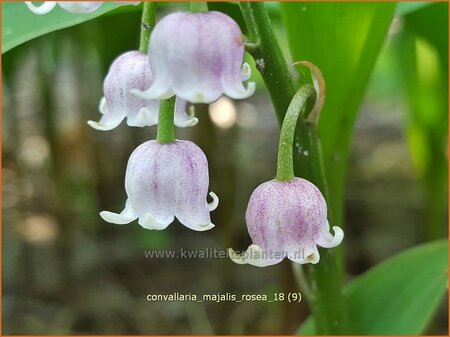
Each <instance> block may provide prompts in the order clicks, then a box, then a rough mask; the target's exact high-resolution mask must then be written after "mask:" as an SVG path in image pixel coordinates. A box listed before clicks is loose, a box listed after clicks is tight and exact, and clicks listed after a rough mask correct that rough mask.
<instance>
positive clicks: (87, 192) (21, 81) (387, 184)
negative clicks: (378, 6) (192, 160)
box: [2, 3, 448, 335]
mask: <svg viewBox="0 0 450 337" xmlns="http://www.w3.org/2000/svg"><path fill="white" fill-rule="evenodd" d="M17 5H22V4H17ZM214 6H217V8H221V9H223V10H228V11H231V10H234V9H233V8H234V7H232V6H233V5H231V4H220V3H218V4H215V5H214ZM446 6H447V4H445V3H442V4H434V5H431V6H430V7H429V8H430V9H429V10H430V11H431V10H432V11H445V13H447V7H446ZM184 8H186V5H183V4H167V5H164V6H160V7H159V8H158V17H161V16H163V15H164V14H166V13H169V12H171V11H174V10H177V9H184ZM268 8H269V10H270V15H271V19H272V22H273V24H274V26H275V29H276V32H277V36H278V38H279V40H280V43H281V45H282V46H283V49H284V52H285V55H286V56H287V57H289V56H288V55H289V51H288V49H287V43H286V36H285V32H284V31H283V26H282V21H281V17H280V14H279V11H278V9H277V5H276V4H268ZM56 10H60V9H56ZM412 15H415V14H412ZM422 15H423V14H422ZM431 17H432V16H431ZM429 18H430V15H428V19H427V20H428V21H426V20H425V19H424V20H425V23H428V24H430V25H431V24H432V21H431V20H430V19H429ZM2 20H3V21H5V20H14V18H11V17H2ZM407 20H408V19H407V18H405V17H396V18H394V20H393V22H392V24H391V28H390V30H389V33H388V36H387V37H386V41H385V44H384V46H383V48H382V51H381V53H380V55H379V57H378V60H377V63H376V66H375V69H374V71H373V73H372V76H371V80H370V83H369V86H368V88H367V90H366V93H365V96H364V100H363V104H362V105H361V107H360V111H359V115H358V118H357V122H356V126H355V130H354V135H353V141H352V145H351V152H350V158H349V164H348V174H347V179H346V192H345V199H346V202H345V205H346V206H345V224H343V226H344V227H345V232H346V239H345V256H346V259H345V261H346V279H347V280H351V279H352V278H353V277H354V276H355V275H358V274H360V273H362V272H363V271H365V270H367V269H369V268H370V267H371V266H373V265H375V264H376V263H378V262H380V261H382V260H384V259H386V258H388V257H390V256H392V255H394V254H396V253H398V252H400V251H402V250H404V249H406V248H408V247H411V246H414V245H416V244H418V243H422V242H425V241H428V240H430V239H436V238H441V237H446V236H447V217H446V214H447V208H446V205H447V157H446V153H447V130H448V129H447V96H446V93H447V89H448V85H447V75H446V74H447V70H448V67H447V65H446V64H445V65H444V67H443V66H442V60H441V59H440V58H439V57H440V54H439V50H438V49H439V48H442V49H443V50H447V48H448V46H447V44H446V43H447V39H439V38H438V43H440V45H438V48H436V44H433V43H430V41H429V40H427V39H426V38H421V37H416V36H415V37H413V38H414V39H415V40H414V43H415V45H416V51H417V55H418V56H417V64H419V65H420V72H419V75H420V76H422V77H421V79H422V80H423V81H422V82H418V83H419V84H420V85H418V86H417V88H415V90H416V91H414V90H413V89H414V88H413V89H411V85H410V84H411V79H410V78H408V68H407V66H406V67H405V64H404V63H403V62H402V60H403V59H402V48H401V44H400V43H399V39H400V38H399V36H401V35H402V34H406V33H405V27H407ZM139 24H140V11H139V10H138V9H135V8H129V9H127V10H124V9H121V10H119V11H113V12H110V13H108V14H106V15H104V16H102V17H100V18H98V19H95V20H92V21H89V22H86V23H83V24H81V25H78V26H75V27H71V28H68V29H64V30H60V31H57V32H54V33H51V34H47V35H45V36H42V37H40V38H37V39H35V40H32V41H30V42H28V43H25V44H23V45H21V46H19V47H16V48H14V49H13V50H11V51H9V52H8V53H6V54H4V55H3V58H2V73H3V76H2V88H3V91H2V183H3V184H2V210H3V212H2V223H3V225H2V237H3V240H2V257H3V260H2V266H3V299H2V300H3V310H2V311H3V317H2V319H3V324H2V325H3V333H4V334H104V335H108V334H292V333H294V332H295V331H296V329H297V327H298V326H299V325H300V323H301V322H302V321H303V320H304V319H305V318H306V317H307V316H308V314H309V313H308V309H307V306H306V304H305V303H301V304H289V303H263V302H244V303H233V302H222V303H203V304H202V303H189V302H148V301H147V300H146V295H147V294H170V293H174V292H179V293H194V294H198V295H202V294H215V293H226V292H231V293H234V294H273V293H276V292H285V293H286V292H289V291H297V286H296V282H295V279H294V276H293V272H292V270H291V266H290V264H289V263H288V262H287V261H284V262H283V263H280V264H279V265H276V266H274V267H270V268H253V267H248V266H238V265H236V264H234V263H232V262H231V261H229V260H227V259H184V260H180V259H146V258H145V253H144V252H145V250H172V249H173V250H177V251H178V250H179V249H180V247H183V248H185V249H189V250H197V249H199V250H204V249H206V248H211V249H214V248H216V249H220V250H223V249H225V248H227V247H234V248H236V249H240V250H243V249H245V248H246V247H247V246H248V245H249V244H250V238H249V237H248V234H247V231H246V227H245V221H244V214H245V209H246V206H247V202H248V199H249V196H250V194H251V193H252V191H253V189H254V188H255V187H256V186H258V185H259V184H260V183H262V182H264V181H267V180H269V179H272V178H273V176H274V173H275V160H276V150H277V141H278V134H279V129H278V125H277V121H276V117H275V114H274V111H273V108H272V106H271V102H270V99H269V96H268V94H267V92H266V90H265V88H264V85H263V83H262V80H261V78H260V77H259V75H258V74H257V72H256V71H254V73H253V78H254V80H255V81H257V83H258V90H257V92H256V93H255V95H254V96H253V97H251V98H250V99H247V100H245V101H232V100H230V99H227V98H223V99H221V100H219V101H218V102H217V103H215V104H213V105H211V106H206V105H198V106H196V111H197V112H196V114H197V117H198V118H199V119H200V122H199V124H198V125H197V126H196V127H193V128H189V129H178V130H177V137H178V138H179V139H189V140H191V141H194V142H195V143H197V144H198V145H199V146H200V147H201V148H202V149H203V150H204V152H205V153H206V155H207V157H208V160H209V165H210V189H211V190H213V191H215V192H216V193H217V194H218V195H219V197H220V206H219V208H218V209H217V210H216V211H214V212H213V213H212V219H213V222H214V223H215V224H216V227H215V228H214V230H211V231H208V232H202V233H197V232H193V231H190V230H188V229H186V228H184V227H183V226H182V225H180V224H179V223H178V222H175V223H173V224H172V225H171V226H170V227H169V228H168V229H167V230H164V231H160V232H157V231H148V230H144V229H142V228H140V226H139V225H137V223H132V224H129V225H127V226H117V225H113V224H109V223H106V222H104V221H102V220H101V218H100V217H99V215H98V213H99V211H101V210H112V211H120V210H122V207H123V204H124V201H125V198H126V195H125V191H124V184H123V182H124V174H125V168H126V163H127V160H128V157H129V155H130V154H131V152H132V151H133V150H134V148H136V147H137V146H138V145H139V144H141V143H143V142H144V141H146V140H148V139H153V138H155V128H154V127H152V128H145V129H139V128H131V127H128V126H126V125H124V124H122V125H121V126H119V127H118V128H117V129H115V130H113V131H110V132H100V131H96V130H93V129H91V128H90V127H88V126H87V124H86V121H87V120H90V119H94V120H98V119H99V112H98V109H97V105H98V102H99V99H100V97H101V96H102V81H103V78H104V76H105V74H106V72H107V69H108V67H109V65H110V63H111V61H112V60H113V59H114V58H115V57H116V56H117V55H119V54H120V53H122V52H125V51H127V50H131V49H136V48H137V46H138V43H139ZM443 33H445V34H446V32H443ZM439 41H440V42H439ZM442 41H444V42H442ZM445 61H447V59H446V60H445ZM446 67H447V68H446ZM442 92H444V94H443V95H442ZM424 107H425V114H423V111H424V109H423V108H424ZM430 111H434V112H435V113H430ZM424 144H425V145H424ZM447 314H448V313H447V303H442V306H441V309H440V311H439V314H438V315H437V316H436V317H435V319H434V320H433V322H432V323H431V324H430V326H429V329H428V333H430V334H446V333H447Z"/></svg>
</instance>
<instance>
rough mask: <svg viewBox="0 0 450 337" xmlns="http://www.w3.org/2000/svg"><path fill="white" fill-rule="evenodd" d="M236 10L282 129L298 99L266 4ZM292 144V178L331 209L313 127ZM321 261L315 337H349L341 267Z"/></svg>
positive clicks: (301, 130) (331, 259)
mask: <svg viewBox="0 0 450 337" xmlns="http://www.w3.org/2000/svg"><path fill="white" fill-rule="evenodd" d="M240 6H241V11H242V15H243V16H244V20H245V22H246V24H247V28H248V33H249V35H250V38H251V39H252V41H256V43H257V45H258V48H256V49H255V50H254V51H252V52H251V54H252V55H253V57H254V58H255V60H259V62H258V64H259V65H260V66H259V67H258V69H259V71H260V73H261V76H262V78H263V79H264V83H265V84H266V87H267V89H268V91H269V94H270V97H271V99H272V103H273V106H274V108H275V112H276V114H277V118H278V121H279V123H280V124H281V123H282V121H283V119H284V115H285V112H286V111H287V109H288V106H289V104H290V102H291V99H292V97H294V95H295V93H296V89H295V84H294V80H293V77H292V76H291V68H290V66H289V65H288V64H287V62H286V61H285V59H284V57H283V54H282V52H281V49H280V46H279V44H278V41H277V39H276V37H275V34H274V32H273V29H272V25H271V23H270V19H269V16H268V14H267V11H266V10H265V7H264V3H262V2H241V3H240ZM261 65H263V66H261ZM295 142H296V143H297V142H298V143H299V144H301V146H302V148H301V149H299V150H301V151H299V152H301V153H302V156H301V160H295V161H294V165H295V167H294V169H295V173H297V174H298V175H299V176H302V177H305V178H306V179H308V180H309V181H311V182H313V183H314V184H315V185H316V186H317V187H318V188H319V189H320V190H321V191H322V193H323V194H324V196H325V199H326V200H327V203H328V204H330V203H329V193H328V189H327V184H326V179H325V173H324V169H323V159H322V149H321V144H320V139H319V137H318V134H317V125H316V124H315V123H308V122H306V121H304V120H302V119H300V121H299V122H298V123H297V132H296V138H295ZM296 152H297V151H296ZM297 159H298V156H297ZM337 211H338V210H336V209H329V212H328V218H329V221H330V223H335V221H334V214H336V213H338V212H337ZM320 256H321V257H320V262H319V263H318V264H317V265H314V266H309V271H310V273H309V274H310V279H311V284H312V290H313V294H312V297H313V298H312V301H311V302H310V307H311V311H312V315H313V317H314V321H315V325H316V329H315V332H316V333H317V334H327V335H336V334H345V333H348V328H347V326H348V323H347V320H348V319H347V311H346V306H345V298H344V295H343V293H342V282H343V281H342V276H343V275H342V274H343V271H342V263H340V261H339V260H338V259H337V256H336V254H335V253H334V252H333V250H321V252H320Z"/></svg>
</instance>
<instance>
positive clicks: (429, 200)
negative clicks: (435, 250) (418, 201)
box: [394, 3, 448, 240]
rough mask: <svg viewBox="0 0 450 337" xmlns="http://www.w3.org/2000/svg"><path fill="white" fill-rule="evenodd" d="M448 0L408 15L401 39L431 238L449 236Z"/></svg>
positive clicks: (412, 138)
mask: <svg viewBox="0 0 450 337" xmlns="http://www.w3.org/2000/svg"><path fill="white" fill-rule="evenodd" d="M447 13H448V3H436V4H433V5H432V6H428V7H427V8H424V9H422V10H420V11H417V12H414V13H412V14H410V15H407V16H405V18H404V29H403V31H401V33H400V34H399V36H397V37H396V39H395V42H396V43H395V45H394V46H395V47H396V50H395V51H396V52H397V55H396V56H397V58H398V60H397V61H398V63H397V64H398V68H399V69H400V70H401V75H402V79H403V81H402V84H404V89H405V94H406V102H407V103H408V104H409V109H408V111H409V115H408V121H407V135H408V141H409V145H410V150H411V157H412V160H413V164H414V166H415V168H416V171H417V173H418V176H419V177H420V178H421V182H422V184H423V187H424V197H425V198H424V201H425V202H424V206H425V212H426V221H427V223H426V225H427V236H428V239H431V240H432V239H437V238H442V237H444V236H447V234H446V229H447V222H446V214H447V191H448V184H447V173H448V159H447V154H446V152H447V151H446V148H447V137H448V126H447V121H448V80H447V74H448V14H447ZM430 22H433V24H432V25H431V24H430Z"/></svg>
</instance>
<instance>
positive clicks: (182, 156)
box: [100, 140, 219, 231]
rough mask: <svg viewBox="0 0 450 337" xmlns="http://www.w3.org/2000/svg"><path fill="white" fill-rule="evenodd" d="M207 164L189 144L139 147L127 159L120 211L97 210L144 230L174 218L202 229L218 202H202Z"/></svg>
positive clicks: (114, 220) (208, 223)
mask: <svg viewBox="0 0 450 337" xmlns="http://www.w3.org/2000/svg"><path fill="white" fill-rule="evenodd" d="M208 185H209V177H208V161H207V160H206V156H205V154H204V153H203V151H202V150H201V149H200V148H199V147H198V146H197V145H195V144H194V143H192V142H189V141H184V140H176V141H174V142H172V143H167V144H159V143H158V142H157V141H154V140H151V141H148V142H145V143H144V144H142V145H140V146H139V147H138V148H137V149H136V150H135V151H134V152H133V153H132V154H131V157H130V159H129V161H128V166H127V172H126V176H125V190H126V192H127V195H128V200H127V202H126V204H125V209H124V210H123V211H122V212H121V213H120V214H117V213H112V212H108V211H103V212H101V213H100V216H101V217H102V218H103V219H104V220H105V221H108V222H111V223H115V224H127V223H129V222H131V221H133V220H136V219H139V224H140V225H141V226H142V227H144V228H146V229H158V230H160V229H165V228H166V227H167V226H169V224H171V223H172V222H173V220H174V218H175V217H177V218H178V220H179V221H180V222H181V223H182V224H183V225H185V226H186V227H188V228H190V229H193V230H196V231H205V230H208V229H211V228H213V227H214V225H213V224H212V223H211V219H210V214H209V213H210V212H211V211H213V210H214V209H216V207H217V205H218V204H219V199H218V198H217V196H216V195H215V194H214V193H213V192H211V193H210V196H211V197H212V198H213V201H212V202H211V203H208V202H207V200H206V198H207V194H208Z"/></svg>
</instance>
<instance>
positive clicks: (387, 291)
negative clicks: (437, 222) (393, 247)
mask: <svg viewBox="0 0 450 337" xmlns="http://www.w3.org/2000/svg"><path fill="white" fill-rule="evenodd" d="M447 271H448V243H447V241H444V240H440V241H435V242H431V243H427V244H423V245H420V246H416V247H413V248H410V249H407V250H406V251H403V252H401V253H400V254H397V255H395V256H393V257H391V258H389V259H387V260H386V261H383V262H382V263H380V264H378V265H376V266H375V267H373V268H372V269H370V270H368V271H367V272H365V273H363V274H362V275H361V276H358V277H357V278H356V279H354V280H353V281H352V282H351V283H350V284H348V285H347V286H346V287H345V290H344V292H345V294H346V296H347V299H348V309H349V314H350V317H351V320H350V322H351V334H361V335H420V334H422V333H423V332H424V330H425V328H426V326H427V324H428V322H429V321H430V319H431V318H432V316H433V314H434V313H435V312H436V310H437V308H438V305H439V304H440V301H441V300H442V298H443V296H444V293H445V290H446V285H447V278H448V277H447ZM298 334H301V335H304V334H306V335H311V334H314V323H313V321H312V320H311V319H310V318H309V319H308V320H307V321H305V323H304V324H303V325H302V327H301V328H300V329H299V331H298Z"/></svg>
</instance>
